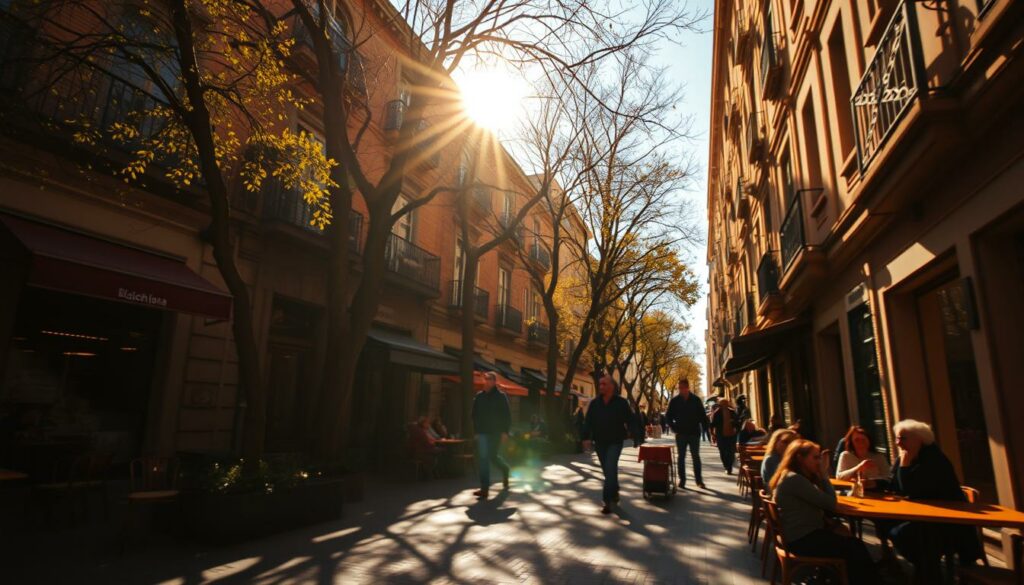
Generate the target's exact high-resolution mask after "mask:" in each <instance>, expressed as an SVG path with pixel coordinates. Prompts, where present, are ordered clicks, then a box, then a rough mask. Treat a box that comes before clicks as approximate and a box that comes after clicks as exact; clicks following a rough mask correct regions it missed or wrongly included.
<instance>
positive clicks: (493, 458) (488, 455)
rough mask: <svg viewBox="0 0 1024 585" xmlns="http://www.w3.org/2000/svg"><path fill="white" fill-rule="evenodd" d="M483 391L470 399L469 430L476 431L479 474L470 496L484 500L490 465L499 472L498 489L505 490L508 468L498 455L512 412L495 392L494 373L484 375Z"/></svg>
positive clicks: (488, 481)
mask: <svg viewBox="0 0 1024 585" xmlns="http://www.w3.org/2000/svg"><path fill="white" fill-rule="evenodd" d="M484 381H486V382H487V389H486V390H484V391H482V392H479V393H478V394H477V395H476V397H475V398H473V429H474V430H475V431H476V444H477V465H478V468H479V471H480V489H479V490H477V491H475V492H473V495H474V496H476V497H478V498H480V499H482V500H486V499H487V494H488V492H489V491H490V488H491V463H494V465H495V466H496V467H497V468H498V469H500V470H501V473H502V480H501V483H502V487H503V489H506V490H507V489H508V472H509V467H508V464H507V463H505V460H504V459H502V458H501V455H499V454H498V449H499V448H500V447H501V444H502V443H504V442H505V441H506V440H508V431H509V427H510V426H512V411H511V410H510V409H509V406H508V396H506V395H505V393H504V392H502V391H501V390H499V389H498V377H497V375H495V373H494V372H487V373H485V374H484Z"/></svg>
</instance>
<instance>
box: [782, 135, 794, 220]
mask: <svg viewBox="0 0 1024 585" xmlns="http://www.w3.org/2000/svg"><path fill="white" fill-rule="evenodd" d="M779 172H780V173H782V184H781V187H782V208H783V209H789V206H790V204H792V203H793V196H794V195H796V193H795V189H794V186H793V161H792V158H791V157H790V156H789V149H788V148H787V149H786V150H785V151H783V153H782V156H781V157H780V158H779Z"/></svg>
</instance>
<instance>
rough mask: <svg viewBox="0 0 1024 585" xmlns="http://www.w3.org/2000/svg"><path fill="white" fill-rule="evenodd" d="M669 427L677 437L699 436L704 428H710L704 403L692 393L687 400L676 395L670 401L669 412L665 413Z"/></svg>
mask: <svg viewBox="0 0 1024 585" xmlns="http://www.w3.org/2000/svg"><path fill="white" fill-rule="evenodd" d="M665 418H666V419H668V426H669V428H671V429H672V432H674V433H676V434H677V435H699V434H700V433H701V430H702V429H703V427H706V426H708V415H707V413H706V412H704V403H703V402H701V401H700V398H697V396H696V395H694V394H693V393H692V392H691V393H690V395H689V397H688V398H687V399H686V400H683V397H682V396H680V395H678V394H676V395H675V396H673V397H672V400H669V401H668V412H667V413H665Z"/></svg>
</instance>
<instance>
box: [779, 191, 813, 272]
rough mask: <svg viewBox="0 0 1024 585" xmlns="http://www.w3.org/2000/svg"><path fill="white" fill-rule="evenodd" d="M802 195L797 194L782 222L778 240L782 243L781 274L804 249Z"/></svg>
mask: <svg viewBox="0 0 1024 585" xmlns="http://www.w3.org/2000/svg"><path fill="white" fill-rule="evenodd" d="M802 198H803V197H802V193H801V192H797V194H796V197H794V198H793V202H792V203H791V204H790V206H789V210H788V211H787V212H786V219H784V220H783V221H782V229H781V230H780V234H779V237H780V240H781V241H782V273H783V274H785V273H786V271H787V270H789V266H790V264H792V263H793V260H794V259H795V258H796V256H797V254H799V253H800V250H802V249H803V248H804V246H805V245H806V242H805V240H804V210H803V202H802V201H801V199H802Z"/></svg>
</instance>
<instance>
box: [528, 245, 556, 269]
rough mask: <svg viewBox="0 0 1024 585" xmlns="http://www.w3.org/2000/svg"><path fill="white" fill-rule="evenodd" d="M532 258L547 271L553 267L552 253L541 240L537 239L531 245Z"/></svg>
mask: <svg viewBox="0 0 1024 585" xmlns="http://www.w3.org/2000/svg"><path fill="white" fill-rule="evenodd" d="M530 260H533V261H534V262H536V263H537V265H538V266H540V267H541V268H543V269H544V271H545V272H546V271H548V270H549V269H551V253H550V252H548V251H547V250H546V249H545V248H544V246H542V245H541V244H540V242H537V241H535V242H534V243H533V245H532V246H530Z"/></svg>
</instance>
